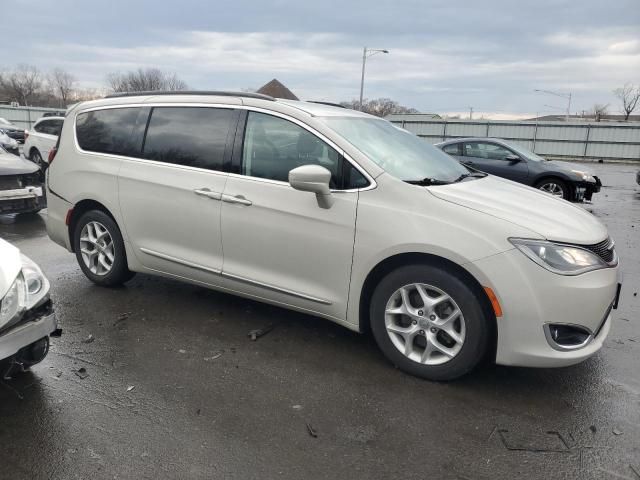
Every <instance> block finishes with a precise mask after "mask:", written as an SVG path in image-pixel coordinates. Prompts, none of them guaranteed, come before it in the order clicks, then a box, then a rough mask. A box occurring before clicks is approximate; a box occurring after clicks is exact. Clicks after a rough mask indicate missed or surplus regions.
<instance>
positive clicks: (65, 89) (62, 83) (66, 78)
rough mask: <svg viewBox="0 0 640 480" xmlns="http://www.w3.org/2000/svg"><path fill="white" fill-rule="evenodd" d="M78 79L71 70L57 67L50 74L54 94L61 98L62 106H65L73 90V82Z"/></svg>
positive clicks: (50, 83)
mask: <svg viewBox="0 0 640 480" xmlns="http://www.w3.org/2000/svg"><path fill="white" fill-rule="evenodd" d="M75 82H76V79H75V77H74V76H73V75H71V74H70V73H69V72H66V71H64V70H62V69H61V68H55V69H54V70H53V71H52V72H51V73H50V74H49V86H50V88H51V90H52V91H53V94H54V95H55V96H56V97H58V98H59V99H60V106H61V107H65V106H66V105H67V102H68V101H69V99H70V97H71V93H72V92H73V84H74V83H75Z"/></svg>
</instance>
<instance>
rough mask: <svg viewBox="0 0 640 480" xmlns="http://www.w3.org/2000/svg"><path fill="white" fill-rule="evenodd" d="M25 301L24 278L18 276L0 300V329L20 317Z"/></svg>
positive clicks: (20, 275)
mask: <svg viewBox="0 0 640 480" xmlns="http://www.w3.org/2000/svg"><path fill="white" fill-rule="evenodd" d="M25 300H26V290H25V288H24V278H23V277H22V274H19V275H18V277H17V278H16V279H15V281H14V282H13V284H12V285H11V287H9V291H8V292H7V294H6V295H5V296H4V298H3V299H2V300H0V328H2V327H4V326H5V325H6V324H7V323H9V322H10V321H11V320H13V319H14V318H15V317H17V316H18V315H20V314H21V313H22V311H23V310H24V308H25V307H24V305H25Z"/></svg>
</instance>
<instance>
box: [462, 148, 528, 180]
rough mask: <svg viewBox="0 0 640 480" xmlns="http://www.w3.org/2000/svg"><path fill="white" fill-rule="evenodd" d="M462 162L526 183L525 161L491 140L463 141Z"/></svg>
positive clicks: (526, 170)
mask: <svg viewBox="0 0 640 480" xmlns="http://www.w3.org/2000/svg"><path fill="white" fill-rule="evenodd" d="M462 153H463V160H462V163H464V164H466V165H469V166H470V167H473V168H477V169H478V170H481V171H483V172H486V173H490V174H492V175H496V176H498V177H502V178H507V179H509V180H513V181H515V182H520V183H526V181H527V177H528V175H529V168H528V167H527V162H526V161H525V160H524V159H522V158H520V157H519V156H518V155H516V154H515V153H514V152H512V151H511V150H509V149H508V148H507V147H504V146H502V145H499V144H497V143H493V142H482V141H476V142H464V144H463V152H462Z"/></svg>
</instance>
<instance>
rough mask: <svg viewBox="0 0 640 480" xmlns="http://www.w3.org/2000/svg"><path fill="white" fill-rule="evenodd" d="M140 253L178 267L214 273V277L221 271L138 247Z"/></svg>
mask: <svg viewBox="0 0 640 480" xmlns="http://www.w3.org/2000/svg"><path fill="white" fill-rule="evenodd" d="M140 251H141V252H143V253H146V254H147V255H151V256H152V257H158V258H161V259H163V260H167V261H169V262H173V263H177V264H179V265H184V266H185V267H191V268H195V269H196V270H202V271H204V272H208V273H214V274H216V275H220V273H221V272H222V270H219V269H216V268H210V267H205V266H204V265H199V264H197V263H193V262H189V261H188V260H183V259H181V258H177V257H172V256H171V255H167V254H165V253H160V252H156V251H155V250H150V249H148V248H144V247H140Z"/></svg>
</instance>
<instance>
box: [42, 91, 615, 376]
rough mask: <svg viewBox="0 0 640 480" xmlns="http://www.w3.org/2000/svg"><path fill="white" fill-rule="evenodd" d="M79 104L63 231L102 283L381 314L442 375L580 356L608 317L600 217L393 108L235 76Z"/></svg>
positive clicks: (393, 341)
mask: <svg viewBox="0 0 640 480" xmlns="http://www.w3.org/2000/svg"><path fill="white" fill-rule="evenodd" d="M66 118H67V121H65V122H64V126H63V127H62V134H61V136H60V141H59V145H58V147H57V149H56V150H54V153H52V155H51V158H50V165H49V169H48V173H47V174H48V185H47V189H48V192H49V195H48V197H49V207H48V214H47V220H46V222H47V231H48V234H49V236H50V238H51V239H52V240H53V241H54V242H56V243H58V244H60V245H62V246H64V247H65V248H67V249H68V250H69V251H70V252H74V253H75V255H76V258H77V260H78V263H79V265H80V268H81V269H82V271H83V272H84V274H85V275H86V276H87V277H88V278H89V279H90V280H91V281H93V282H95V283H96V284H98V285H105V286H111V285H118V284H121V283H123V282H126V281H127V280H129V279H130V278H131V277H132V276H133V275H134V274H135V272H143V273H148V274H153V275H162V276H166V277H169V278H174V279H178V280H183V281H188V282H191V283H194V284H196V285H202V286H206V287H209V288H212V289H218V290H222V291H225V292H229V293H234V294H237V295H241V296H245V297H248V298H253V299H257V300H260V301H264V302H267V303H271V304H275V305H279V306H282V307H285V308H289V309H293V310H298V311H301V312H305V313H309V314H314V315H317V316H321V317H324V318H327V319H329V320H331V321H334V322H336V323H338V324H340V325H343V326H345V327H347V328H350V329H352V330H355V331H365V330H369V329H370V330H371V331H372V332H373V336H374V337H375V339H376V341H377V343H378V345H379V346H380V349H381V350H382V352H384V354H385V355H386V356H387V357H388V358H389V360H390V361H391V362H392V363H394V364H395V365H397V366H398V367H399V368H401V369H402V370H404V371H406V372H409V373H411V374H414V375H418V376H422V377H424V378H428V379H434V380H448V379H453V378H456V377H459V376H461V375H463V374H465V373H467V372H469V371H470V370H472V369H473V368H474V367H475V366H476V365H478V363H479V362H480V361H481V360H482V359H483V358H485V356H491V357H493V358H494V359H495V360H496V362H497V363H499V364H503V365H521V366H533V367H557V366H562V365H570V364H574V363H577V362H580V361H582V360H584V359H585V358H587V357H589V356H591V355H593V354H594V353H595V352H597V351H598V350H599V349H600V348H601V347H602V344H603V342H604V339H605V337H606V336H607V333H608V332H609V328H610V326H611V310H612V309H613V308H615V307H616V302H617V296H618V291H619V290H618V285H619V284H618V259H617V257H616V253H615V249H614V244H613V241H612V240H611V238H610V237H609V235H608V233H607V230H606V228H605V227H604V226H603V225H602V223H600V221H599V220H598V219H597V218H596V217H594V216H593V215H591V214H590V213H588V212H587V211H585V210H584V209H582V208H579V207H577V206H575V205H572V204H570V203H567V202H565V201H563V200H560V199H558V198H556V197H553V196H551V195H547V194H545V193H543V192H539V191H537V190H534V189H531V188H528V187H525V186H522V185H518V184H516V183H513V182H509V181H506V180H504V179H501V178H498V177H494V176H491V175H486V174H484V173H479V172H475V171H472V170H470V169H468V168H466V167H465V166H463V165H461V164H460V163H459V162H457V161H455V160H454V159H453V158H451V157H450V156H448V155H446V154H444V153H443V152H442V151H441V150H439V149H437V148H435V147H433V146H432V145H429V144H428V143H427V142H424V141H423V140H421V139H419V138H418V137H416V136H414V135H412V134H409V133H407V132H404V131H402V130H401V129H398V128H396V127H394V126H393V125H392V124H391V123H389V122H387V121H386V120H383V119H380V118H377V117H373V116H370V115H367V114H364V113H362V112H357V111H354V110H349V109H344V108H336V107H331V106H327V105H319V104H314V103H307V102H298V101H289V100H275V99H273V98H271V97H267V96H264V95H258V94H247V93H224V92H222V93H215V92H209V93H203V92H192V93H189V92H180V93H179V94H177V95H176V94H170V93H167V94H163V93H158V92H153V93H148V94H137V96H136V95H134V96H128V95H120V96H118V95H115V96H112V97H111V98H107V99H102V100H96V101H91V102H86V103H82V104H79V105H77V106H76V107H75V108H73V109H71V110H70V111H69V112H68V113H67V117H66ZM223 245H224V248H223Z"/></svg>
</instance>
